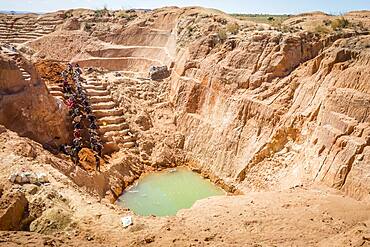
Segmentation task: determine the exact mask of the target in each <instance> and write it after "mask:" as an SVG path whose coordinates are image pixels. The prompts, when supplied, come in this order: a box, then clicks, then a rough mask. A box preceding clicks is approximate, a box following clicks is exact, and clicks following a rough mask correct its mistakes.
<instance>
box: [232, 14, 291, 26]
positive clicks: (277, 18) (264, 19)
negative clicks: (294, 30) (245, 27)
mask: <svg viewBox="0 0 370 247" xmlns="http://www.w3.org/2000/svg"><path fill="white" fill-rule="evenodd" d="M231 16H234V17H235V18H238V19H239V20H244V21H253V22H257V23H268V24H270V23H272V22H280V23H282V22H283V21H285V20H287V19H289V18H290V17H291V15H268V14H231Z"/></svg>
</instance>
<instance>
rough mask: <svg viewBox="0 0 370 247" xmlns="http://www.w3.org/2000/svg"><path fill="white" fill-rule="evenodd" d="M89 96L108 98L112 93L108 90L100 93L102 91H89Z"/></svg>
mask: <svg viewBox="0 0 370 247" xmlns="http://www.w3.org/2000/svg"><path fill="white" fill-rule="evenodd" d="M86 91H87V95H89V96H107V95H110V93H109V92H108V91H107V90H104V91H100V90H94V89H88V90H86Z"/></svg>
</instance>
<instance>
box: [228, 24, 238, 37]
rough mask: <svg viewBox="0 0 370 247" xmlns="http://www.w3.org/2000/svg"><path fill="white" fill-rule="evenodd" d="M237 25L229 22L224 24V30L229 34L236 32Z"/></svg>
mask: <svg viewBox="0 0 370 247" xmlns="http://www.w3.org/2000/svg"><path fill="white" fill-rule="evenodd" d="M239 28H240V27H239V25H238V23H229V24H227V26H226V30H227V31H228V32H229V33H231V34H234V35H235V34H237V33H238V32H239Z"/></svg>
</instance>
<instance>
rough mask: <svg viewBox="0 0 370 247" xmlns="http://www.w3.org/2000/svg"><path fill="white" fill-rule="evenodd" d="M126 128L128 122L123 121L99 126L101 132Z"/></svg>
mask: <svg viewBox="0 0 370 247" xmlns="http://www.w3.org/2000/svg"><path fill="white" fill-rule="evenodd" d="M125 129H128V124H127V123H126V122H122V123H117V124H107V123H106V125H104V124H102V125H100V126H99V131H101V132H104V133H105V132H108V131H114V130H115V131H118V130H125Z"/></svg>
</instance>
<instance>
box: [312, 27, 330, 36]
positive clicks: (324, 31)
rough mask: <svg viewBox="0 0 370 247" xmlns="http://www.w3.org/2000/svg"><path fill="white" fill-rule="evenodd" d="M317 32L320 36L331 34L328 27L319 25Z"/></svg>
mask: <svg viewBox="0 0 370 247" xmlns="http://www.w3.org/2000/svg"><path fill="white" fill-rule="evenodd" d="M315 32H316V33H319V34H320V35H324V34H328V33H330V30H329V29H328V28H327V27H324V26H322V25H318V26H316V27H315Z"/></svg>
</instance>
